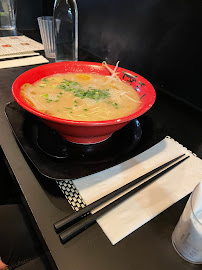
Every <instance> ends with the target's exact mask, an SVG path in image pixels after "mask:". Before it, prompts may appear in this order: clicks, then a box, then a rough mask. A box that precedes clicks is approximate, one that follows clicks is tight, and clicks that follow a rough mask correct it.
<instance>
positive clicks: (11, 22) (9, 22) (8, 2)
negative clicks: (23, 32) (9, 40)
mask: <svg viewBox="0 0 202 270" xmlns="http://www.w3.org/2000/svg"><path fill="white" fill-rule="evenodd" d="M15 28H16V25H15V13H14V0H0V30H13V29H15Z"/></svg>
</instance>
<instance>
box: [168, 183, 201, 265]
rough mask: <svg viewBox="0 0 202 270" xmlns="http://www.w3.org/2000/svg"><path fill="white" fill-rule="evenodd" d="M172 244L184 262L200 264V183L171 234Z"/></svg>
mask: <svg viewBox="0 0 202 270" xmlns="http://www.w3.org/2000/svg"><path fill="white" fill-rule="evenodd" d="M172 243H173V246H174V248H175V250H176V251H177V252H178V254H179V255H180V256H181V257H182V258H184V259H185V260H187V261H189V262H191V263H194V264H202V181H201V182H200V183H199V184H198V185H197V186H196V188H195V189H194V191H193V192H192V194H191V196H190V198H189V200H188V202H187V204H186V206H185V209H184V211H183V213H182V215H181V217H180V220H179V221H178V223H177V225H176V227H175V229H174V231H173V234H172Z"/></svg>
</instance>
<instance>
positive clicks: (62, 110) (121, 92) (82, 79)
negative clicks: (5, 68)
mask: <svg viewBox="0 0 202 270" xmlns="http://www.w3.org/2000/svg"><path fill="white" fill-rule="evenodd" d="M21 95H22V96H23V97H24V98H25V99H26V100H27V101H28V102H29V103H30V104H31V105H32V106H33V107H34V108H35V109H36V110H38V111H41V112H43V113H46V114H48V115H51V116H55V117H59V118H63V119H69V120H76V121H102V120H110V119H117V118H120V117H123V116H126V115H129V114H131V113H133V112H134V111H135V110H137V109H138V108H139V107H140V106H141V100H140V98H139V95H138V93H137V92H136V91H135V90H134V88H133V87H132V86H130V85H128V84H127V83H125V82H122V81H120V80H118V79H115V78H112V77H110V76H103V75H97V74H84V73H65V74H57V75H52V76H49V77H45V78H43V79H41V80H38V81H36V82H35V83H34V84H24V85H23V86H22V87H21Z"/></svg>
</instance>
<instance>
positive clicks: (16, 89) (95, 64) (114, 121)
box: [12, 61, 156, 126]
mask: <svg viewBox="0 0 202 270" xmlns="http://www.w3.org/2000/svg"><path fill="white" fill-rule="evenodd" d="M68 65H78V66H80V65H87V66H92V67H102V63H98V62H88V61H68V62H57V63H48V64H45V65H40V66H37V67H34V68H31V69H29V70H27V71H25V72H23V73H22V74H21V75H19V76H18V77H17V78H16V79H15V81H14V82H13V84H12V95H13V97H14V99H15V101H16V102H17V103H18V104H19V105H20V106H21V107H22V108H24V109H25V110H27V111H28V112H30V113H32V114H34V115H36V116H38V117H40V118H42V119H44V120H48V121H52V122H55V123H60V124H68V125H78V126H107V125H116V124H120V123H124V122H127V121H130V120H132V119H135V118H137V117H139V116H141V115H142V114H144V113H146V112H147V111H148V110H149V109H150V108H151V107H152V106H153V104H154V102H155V100H156V92H155V89H154V87H153V85H152V84H151V83H150V82H149V81H148V80H147V79H145V78H144V77H142V76H141V75H139V74H137V73H135V72H133V71H131V70H128V69H125V68H122V67H118V68H117V71H120V72H121V71H122V72H123V71H125V72H127V73H129V74H131V75H133V76H138V79H141V81H144V82H145V83H146V84H147V86H148V89H149V91H150V94H151V95H150V100H149V101H148V102H147V104H146V106H144V107H142V108H140V110H138V111H135V112H133V113H131V114H129V115H126V116H123V117H120V118H116V119H110V120H103V121H78V120H69V119H63V118H58V117H55V116H51V115H48V114H45V113H43V112H40V111H38V110H36V109H35V108H34V107H32V106H31V105H29V103H28V102H27V101H26V100H25V99H24V98H23V97H22V96H21V95H20V88H21V86H22V85H21V86H19V84H20V81H21V80H23V79H24V78H26V77H27V76H29V75H31V74H32V72H33V71H40V70H42V69H48V68H49V67H54V66H68ZM108 66H109V67H110V68H112V69H114V68H115V66H114V65H110V64H108ZM66 72H68V71H66V70H64V72H63V73H66ZM61 73H62V72H55V73H54V72H53V73H51V74H50V75H46V76H51V75H53V74H61ZM81 73H82V72H81ZM83 73H85V72H83ZM86 73H88V72H86ZM109 74H110V73H109ZM44 77H45V76H44ZM41 78H43V77H41ZM36 81H37V80H36Z"/></svg>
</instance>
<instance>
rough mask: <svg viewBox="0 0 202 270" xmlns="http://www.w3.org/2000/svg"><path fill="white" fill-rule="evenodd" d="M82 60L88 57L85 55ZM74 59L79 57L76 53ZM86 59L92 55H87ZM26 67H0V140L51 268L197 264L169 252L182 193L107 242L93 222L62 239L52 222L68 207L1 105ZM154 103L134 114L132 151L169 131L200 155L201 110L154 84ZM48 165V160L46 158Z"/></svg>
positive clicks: (154, 269)
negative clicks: (136, 135) (138, 132)
mask: <svg viewBox="0 0 202 270" xmlns="http://www.w3.org/2000/svg"><path fill="white" fill-rule="evenodd" d="M84 59H85V60H86V59H88V57H86V56H85V58H84ZM80 60H82V59H81V58H80ZM91 60H92V59H91ZM30 68H32V66H28V67H18V68H10V69H3V70H0V126H1V133H0V144H1V146H2V148H3V151H4V153H5V155H6V157H7V160H8V162H9V164H10V166H11V169H12V171H13V173H14V175H15V178H16V182H17V184H18V186H19V187H20V189H21V192H22V195H23V196H24V202H25V206H26V207H27V211H28V212H29V214H30V218H31V220H32V222H33V224H34V225H35V228H36V230H37V232H38V235H39V238H40V239H41V241H42V243H43V244H44V249H45V251H46V254H47V256H48V258H49V259H50V262H51V265H52V268H53V269H59V270H66V269H71V270H81V269H82V270H83V269H88V270H91V269H97V270H101V269H105V270H113V269H116V270H118V269H121V270H122V269H125V270H133V269H141V270H144V269H145V270H146V269H150V270H162V269H164V270H166V269H168V270H170V269H176V270H190V269H201V266H199V265H198V266H197V265H192V264H190V263H188V262H186V261H184V260H183V259H182V258H180V257H179V255H178V254H177V253H176V252H175V250H174V248H173V246H172V243H171V234H172V231H173V229H174V227H175V225H176V223H177V221H178V219H179V216H180V214H181V213H182V210H183V208H184V206H185V203H186V201H187V197H185V198H183V199H182V200H181V201H180V202H178V203H176V204H175V205H173V206H171V207H170V208H169V209H167V210H166V211H164V212H163V213H161V214H160V215H159V216H157V217H156V218H154V219H152V220H151V221H150V222H148V223H147V224H145V225H144V226H142V227H141V228H139V229H138V230H136V231H135V232H133V233H132V234H130V235H129V236H128V237H126V238H125V239H123V240H122V241H120V242H119V243H118V244H116V245H115V246H112V245H111V243H110V241H109V240H108V238H107V237H106V236H105V234H104V233H103V231H102V230H101V229H100V227H99V225H98V224H95V225H93V226H92V227H90V228H89V229H88V230H86V231H85V232H83V233H81V234H80V235H78V236H77V237H75V238H74V239H72V240H71V241H70V242H68V243H66V244H65V245H62V244H61V243H60V241H59V238H58V236H57V235H56V233H55V232H54V229H53V223H54V222H56V221H58V220H59V219H61V218H63V217H64V216H66V215H68V214H70V213H72V212H73V210H72V209H71V207H70V205H69V204H68V202H67V201H66V199H65V198H64V197H63V195H62V193H61V191H60V190H59V188H58V186H57V185H56V183H55V182H54V181H52V180H50V179H47V178H45V177H43V176H41V175H40V174H39V173H38V172H37V171H36V170H35V168H34V167H32V166H31V164H30V163H29V162H28V160H27V159H26V157H25V156H24V155H23V152H22V151H21V150H20V148H19V145H18V144H17V142H16V140H15V138H14V136H13V134H12V131H11V128H10V126H9V123H8V121H7V119H6V117H5V114H4V109H5V106H6V104H7V103H8V102H11V101H13V98H12V94H11V85H12V83H13V81H14V80H15V79H16V77H17V76H18V75H20V74H21V73H23V72H24V71H26V70H28V69H30ZM156 92H157V99H156V103H155V105H154V106H153V107H152V108H151V109H150V111H148V112H147V113H146V114H145V115H143V116H142V117H139V119H138V120H139V121H140V124H141V126H142V131H143V135H142V138H141V141H140V143H139V146H138V147H137V153H139V152H141V151H143V150H144V149H146V148H147V147H149V146H150V145H152V144H155V143H156V142H158V141H160V140H161V139H163V138H164V137H165V136H166V135H169V136H171V137H173V138H174V139H175V140H177V141H178V142H180V143H181V144H183V145H184V146H185V147H187V148H188V149H190V150H191V151H193V152H194V153H196V154H197V155H198V156H199V157H200V158H202V137H201V134H202V126H201V113H200V112H199V111H196V110H195V109H193V108H191V107H188V106H187V105H186V104H184V103H183V102H181V101H179V100H177V99H175V98H173V97H170V96H168V95H167V94H165V93H163V92H160V91H159V90H158V89H156ZM47 166H48V164H47Z"/></svg>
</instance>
